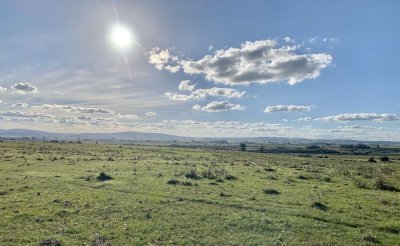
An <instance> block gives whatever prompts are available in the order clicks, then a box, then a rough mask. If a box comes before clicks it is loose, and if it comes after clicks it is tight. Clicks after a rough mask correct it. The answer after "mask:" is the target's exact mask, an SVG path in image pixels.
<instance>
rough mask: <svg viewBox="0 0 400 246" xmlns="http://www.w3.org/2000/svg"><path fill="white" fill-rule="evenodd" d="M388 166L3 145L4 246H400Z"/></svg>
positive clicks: (399, 198)
mask: <svg viewBox="0 0 400 246" xmlns="http://www.w3.org/2000/svg"><path fill="white" fill-rule="evenodd" d="M325 156H326V157H325ZM388 156H389V158H390V161H389V162H381V161H379V156H375V159H376V161H377V162H368V159H369V158H370V157H371V155H369V156H367V155H329V154H327V155H324V157H323V158H321V156H319V158H318V157H317V156H316V155H315V156H314V155H309V156H302V157H301V156H295V155H289V154H270V153H269V154H268V153H256V152H240V151H232V150H212V149H196V148H179V147H167V146H162V147H157V146H135V145H103V144H71V143H70V144H65V143H64V144H61V143H40V142H36V143H34V142H16V141H12V142H0V180H1V182H0V245H375V244H377V245H379V244H380V245H400V219H399V218H400V190H399V189H400V160H399V158H400V157H399V156H395V155H392V156H391V155H390V153H389V155H388ZM102 172H104V173H103V174H101V173H102Z"/></svg>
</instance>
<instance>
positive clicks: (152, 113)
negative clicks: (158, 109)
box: [146, 112, 157, 117]
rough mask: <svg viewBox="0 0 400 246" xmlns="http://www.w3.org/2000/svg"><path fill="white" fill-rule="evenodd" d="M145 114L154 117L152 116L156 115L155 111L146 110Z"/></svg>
mask: <svg viewBox="0 0 400 246" xmlns="http://www.w3.org/2000/svg"><path fill="white" fill-rule="evenodd" d="M146 116H149V117H154V116H157V113H155V112H147V113H146Z"/></svg>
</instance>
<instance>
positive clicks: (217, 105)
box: [193, 101, 244, 112]
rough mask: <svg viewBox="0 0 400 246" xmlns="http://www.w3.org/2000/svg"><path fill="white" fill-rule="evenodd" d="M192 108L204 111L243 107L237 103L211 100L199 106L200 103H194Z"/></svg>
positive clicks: (239, 108) (242, 108)
mask: <svg viewBox="0 0 400 246" xmlns="http://www.w3.org/2000/svg"><path fill="white" fill-rule="evenodd" d="M193 109H195V110H201V111H205V112H222V111H230V110H244V107H243V106H241V105H239V104H233V103H231V102H228V101H221V102H218V101H212V102H210V103H208V104H207V105H205V106H204V107H201V106H200V105H194V106H193Z"/></svg>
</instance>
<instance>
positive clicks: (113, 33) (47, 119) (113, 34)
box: [0, 0, 400, 141]
mask: <svg viewBox="0 0 400 246" xmlns="http://www.w3.org/2000/svg"><path fill="white" fill-rule="evenodd" d="M398 9H400V2H399V1H395V0H393V1H372V0H371V1H368V0H365V1H361V0H360V1H356V0H354V1H346V0H343V1H339V0H338V1H329V3H328V2H327V1H316V0H314V1H311V0H299V1H284V0H283V1H273V0H271V1H264V0H261V1H256V0H249V1H235V0H233V1H231V0H229V1H228V0H219V1H212V0H208V1H207V0H205V1H187V0H171V1H161V0H159V1H155V0H146V1H145V0H143V1H122V0H98V1H78V0H68V1H66V0H65V1H61V0H60V1H51V0H46V1H45V0H36V1H22V0H12V1H11V0H4V1H1V2H0V30H1V31H0V100H1V103H0V128H1V129H15V128H23V129H34V130H45V131H50V132H121V131H140V132H159V133H167V134H174V135H180V136H193V137H261V136H266V137H302V138H312V139H317V138H325V139H343V138H347V139H357V140H394V141H400V128H399V126H400V121H399V118H400V96H399V91H400V83H399V77H400V76H399V75H400V70H399V67H400V59H399V58H398V54H400V46H399V43H400V15H399V14H398Z"/></svg>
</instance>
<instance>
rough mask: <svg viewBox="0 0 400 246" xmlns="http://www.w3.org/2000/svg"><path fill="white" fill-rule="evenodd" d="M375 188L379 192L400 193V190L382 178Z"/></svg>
mask: <svg viewBox="0 0 400 246" xmlns="http://www.w3.org/2000/svg"><path fill="white" fill-rule="evenodd" d="M375 187H376V188H377V189H379V190H387V191H397V192H398V191H400V189H398V188H396V187H395V186H393V185H392V184H391V183H390V182H389V181H387V180H385V179H384V178H382V177H380V178H378V179H377V180H376V182H375Z"/></svg>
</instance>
